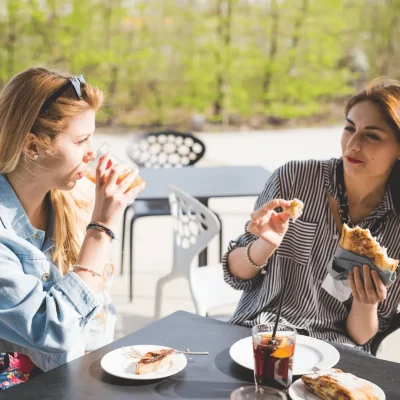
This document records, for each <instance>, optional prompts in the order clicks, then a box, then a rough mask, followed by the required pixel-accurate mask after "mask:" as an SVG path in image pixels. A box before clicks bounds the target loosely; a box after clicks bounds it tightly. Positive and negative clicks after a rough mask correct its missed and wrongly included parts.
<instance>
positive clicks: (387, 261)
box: [339, 224, 399, 272]
mask: <svg viewBox="0 0 400 400" xmlns="http://www.w3.org/2000/svg"><path fill="white" fill-rule="evenodd" d="M339 246H340V247H341V248H343V249H345V250H348V251H351V252H352V253H355V254H359V255H360V256H364V257H367V258H369V259H370V260H371V261H372V262H373V263H374V265H375V266H376V267H378V268H379V269H381V270H382V271H384V270H390V271H392V272H394V271H395V270H396V268H397V266H398V265H399V261H398V260H394V259H393V258H389V257H388V255H387V253H386V249H385V248H384V247H381V246H380V244H379V243H378V242H377V241H376V240H375V239H374V238H373V237H372V236H371V232H370V231H369V229H362V228H360V227H359V226H356V227H355V228H349V227H348V226H347V225H346V224H343V228H342V237H341V238H340V243H339Z"/></svg>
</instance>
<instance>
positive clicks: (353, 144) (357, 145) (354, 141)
mask: <svg viewBox="0 0 400 400" xmlns="http://www.w3.org/2000/svg"><path fill="white" fill-rule="evenodd" d="M347 147H348V148H349V149H351V150H353V151H360V150H361V136H360V135H357V134H354V135H353V136H352V137H351V138H350V140H349V141H348V142H347Z"/></svg>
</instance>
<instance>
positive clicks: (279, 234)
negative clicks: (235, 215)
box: [247, 199, 290, 247]
mask: <svg viewBox="0 0 400 400" xmlns="http://www.w3.org/2000/svg"><path fill="white" fill-rule="evenodd" d="M289 205H290V202H289V201H287V200H282V199H275V200H271V201H270V202H268V203H266V204H264V205H263V206H262V207H261V208H260V209H259V210H257V211H254V212H253V213H252V214H251V222H250V224H249V225H248V226H247V231H248V232H250V233H253V234H254V235H256V236H258V237H259V238H260V239H262V240H264V241H265V242H267V243H269V244H271V245H273V246H276V247H278V246H279V245H280V244H281V242H282V240H283V238H284V236H285V234H286V232H287V230H288V227H289V218H290V217H289V215H288V214H286V213H277V212H276V211H275V208H277V207H289Z"/></svg>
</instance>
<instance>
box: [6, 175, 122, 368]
mask: <svg viewBox="0 0 400 400" xmlns="http://www.w3.org/2000/svg"><path fill="white" fill-rule="evenodd" d="M53 228H54V212H53V210H51V217H50V219H49V224H48V231H47V235H46V232H44V231H41V230H38V229H36V228H34V227H33V226H32V225H31V224H30V221H29V219H28V217H27V215H26V213H25V211H24V209H23V207H22V206H21V203H20V202H19V200H18V198H17V196H16V194H15V193H14V191H13V189H12V187H11V185H10V184H9V182H8V180H7V178H6V176H5V175H2V174H0V353H3V352H18V353H22V354H25V355H27V356H29V357H30V358H31V360H32V361H33V363H34V364H36V365H37V366H38V367H39V368H40V369H42V370H43V371H48V370H50V369H52V368H55V367H57V366H59V365H61V364H63V363H65V362H68V361H71V360H73V359H75V358H76V357H79V356H81V355H83V354H84V353H85V351H88V350H93V349H95V348H98V347H100V346H102V345H105V344H107V343H109V342H110V341H112V338H113V333H114V324H115V309H114V308H113V306H112V304H111V303H110V302H109V299H107V298H106V296H105V295H104V293H105V291H99V293H93V292H92V291H91V290H90V289H89V287H88V286H87V285H86V284H85V282H84V281H83V280H82V279H80V278H79V276H78V275H76V274H75V273H74V272H72V271H71V272H68V273H67V274H66V275H65V276H62V274H61V272H60V270H59V269H58V267H57V266H56V265H55V264H54V263H53V262H52V252H53V249H54V244H53V241H52V236H53ZM104 309H107V312H106V313H104ZM101 313H103V318H102V321H100V320H99V318H96V316H98V315H99V314H101ZM104 315H106V319H105V318H104ZM104 321H106V322H105V323H104Z"/></svg>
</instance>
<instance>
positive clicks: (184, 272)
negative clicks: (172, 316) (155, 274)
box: [155, 185, 242, 319]
mask: <svg viewBox="0 0 400 400" xmlns="http://www.w3.org/2000/svg"><path fill="white" fill-rule="evenodd" d="M168 191H169V203H170V208H171V215H172V218H173V229H174V252H173V264H172V269H171V271H170V273H169V274H168V275H166V276H164V277H162V278H160V280H159V281H158V282H157V288H156V304H155V317H156V318H157V319H158V318H159V317H160V310H161V297H162V290H163V286H164V285H165V283H166V282H168V281H170V280H172V279H175V278H180V277H183V278H186V279H187V280H188V282H189V285H190V292H191V294H192V298H193V301H194V305H195V308H196V313H197V314H199V315H202V316H207V315H208V313H209V311H210V310H212V309H214V308H217V307H223V306H229V305H236V304H237V303H238V302H239V299H240V297H241V295H242V292H241V291H238V290H235V289H232V288H231V287H230V286H229V285H228V284H227V283H226V282H225V281H224V278H223V270H222V266H221V264H217V265H207V266H203V267H199V266H198V265H197V262H193V261H194V260H196V257H197V256H198V254H199V253H200V252H201V251H202V250H203V249H205V248H206V247H207V245H208V244H209V243H210V241H211V240H212V239H213V238H214V237H215V236H217V235H218V234H219V232H220V228H221V225H220V222H219V220H218V218H217V217H216V216H215V214H214V213H213V212H212V211H211V210H210V209H209V208H208V207H206V206H205V205H203V204H201V203H200V202H199V201H198V200H196V199H195V198H194V197H192V196H190V195H189V194H187V193H185V192H184V191H183V190H181V189H179V188H177V187H175V186H172V185H168Z"/></svg>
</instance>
